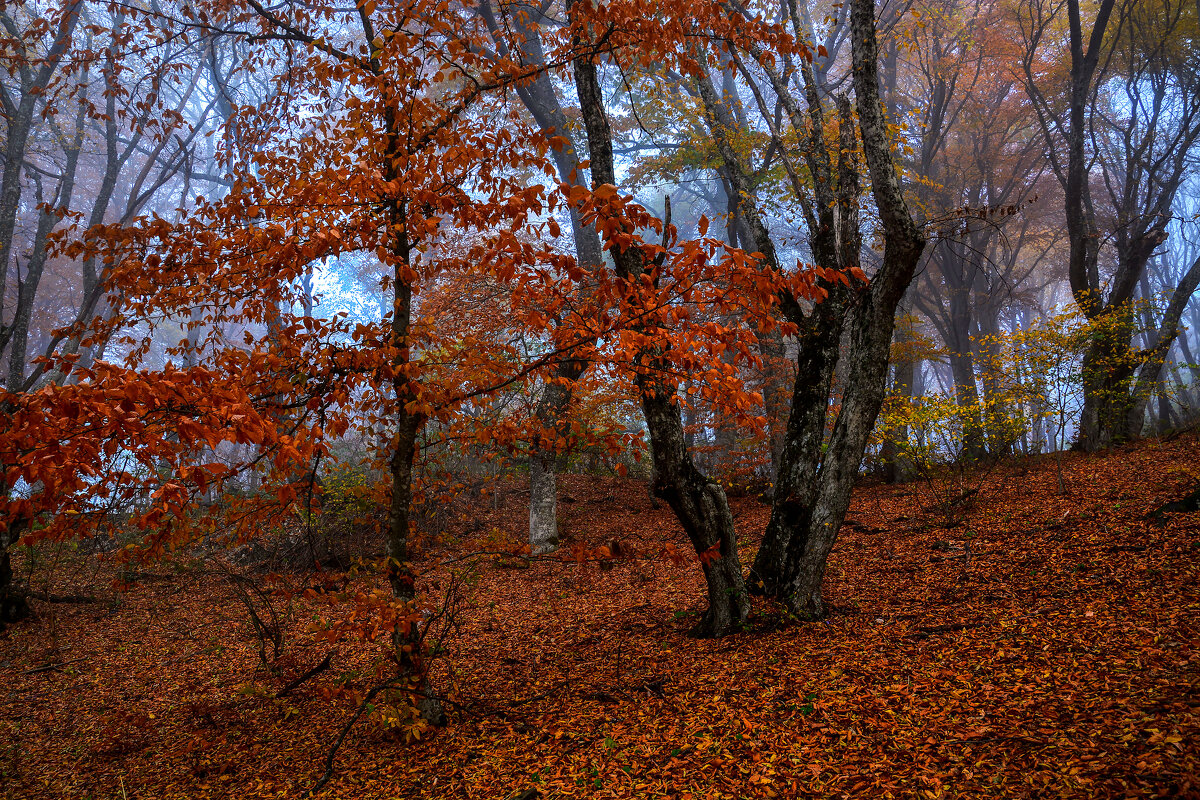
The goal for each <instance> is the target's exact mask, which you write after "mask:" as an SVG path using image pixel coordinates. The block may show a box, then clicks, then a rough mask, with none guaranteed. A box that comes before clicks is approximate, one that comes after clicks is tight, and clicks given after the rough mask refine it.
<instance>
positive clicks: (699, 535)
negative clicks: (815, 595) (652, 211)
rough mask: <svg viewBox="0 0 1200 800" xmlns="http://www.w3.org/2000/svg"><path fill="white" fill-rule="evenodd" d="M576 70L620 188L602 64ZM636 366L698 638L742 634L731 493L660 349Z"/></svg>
mask: <svg viewBox="0 0 1200 800" xmlns="http://www.w3.org/2000/svg"><path fill="white" fill-rule="evenodd" d="M574 8H575V7H574V5H573V4H569V8H568V11H569V12H570V13H572V14H574ZM575 43H576V46H577V49H578V50H579V51H580V52H582V51H583V50H584V47H583V46H582V44H583V43H582V42H580V41H579V40H578V39H577V40H576V42H575ZM572 68H573V71H574V76H575V87H576V91H577V92H578V95H579V105H580V111H581V112H582V115H583V120H584V125H585V128H586V131H587V140H588V150H589V155H590V156H591V169H592V183H593V184H594V185H596V186H600V185H605V184H607V185H613V186H615V185H616V171H615V169H614V166H613V163H614V162H613V150H612V133H611V129H610V128H609V125H608V118H607V115H606V114H605V111H604V100H603V93H602V92H601V89H600V82H599V79H598V77H597V74H596V64H595V61H594V60H593V58H592V57H591V56H584V55H580V56H578V57H577V58H576V59H575V60H574V62H573V63H572ZM611 252H612V255H613V262H614V264H615V266H616V271H617V276H618V277H619V278H621V279H622V280H626V281H630V282H634V281H638V280H639V279H640V278H641V277H642V275H643V274H644V273H645V272H646V267H647V265H648V263H649V262H648V261H647V259H646V256H645V253H644V252H643V251H642V249H641V248H640V247H637V246H628V247H621V246H615V245H614V246H613V247H612V250H611ZM639 330H640V331H641V332H642V333H644V334H645V335H646V340H647V341H649V342H655V341H659V340H660V337H658V336H657V335H656V333H655V331H653V330H652V329H649V328H644V327H643V328H640V329H639ZM636 361H637V364H638V366H637V368H636V369H637V374H636V382H637V386H638V389H639V390H640V392H641V403H642V413H643V415H644V417H645V420H646V428H647V430H648V431H649V434H650V450H651V454H652V456H653V463H654V484H653V488H654V492H655V494H656V495H657V496H658V497H661V498H663V499H664V500H666V501H667V503H668V504H669V505H670V506H671V510H672V511H674V512H675V516H676V517H677V518H678V519H679V522H680V524H681V525H682V527H683V529H684V532H685V533H687V535H688V539H689V540H690V541H691V543H692V546H693V547H694V548H695V550H696V553H697V555H698V556H699V557H700V562H701V565H702V567H703V570H704V577H705V581H706V583H707V585H708V610H707V611H706V612H705V614H704V617H703V618H702V619H701V621H700V623H699V624H698V625H696V626H695V627H694V628H693V633H694V634H695V635H701V636H724V635H726V634H729V633H733V632H736V631H738V630H740V628H741V625H742V622H743V621H744V620H745V618H746V615H747V613H749V601H748V598H747V596H746V588H745V583H744V581H743V579H742V572H741V562H740V560H739V559H738V552H737V538H736V536H735V532H734V523H733V514H732V513H731V512H730V510H729V504H728V502H727V500H726V497H725V492H724V491H723V490H722V489H721V487H720V485H718V484H716V483H714V482H712V481H710V480H708V478H706V477H705V476H704V475H703V473H701V472H700V470H699V469H697V468H696V465H695V463H694V462H693V461H692V457H691V454H690V453H689V452H688V450H687V446H686V440H685V437H684V431H683V420H682V417H681V416H680V410H679V405H678V403H677V400H678V398H677V396H676V391H675V389H676V387H675V385H674V384H673V383H671V382H669V381H668V379H667V377H666V376H667V375H669V374H670V370H669V369H668V367H669V364H668V363H667V362H666V354H665V353H664V352H663V351H662V349H661V348H660V347H658V346H657V345H647V346H646V347H644V348H643V350H642V351H641V352H640V353H638V355H637V359H636Z"/></svg>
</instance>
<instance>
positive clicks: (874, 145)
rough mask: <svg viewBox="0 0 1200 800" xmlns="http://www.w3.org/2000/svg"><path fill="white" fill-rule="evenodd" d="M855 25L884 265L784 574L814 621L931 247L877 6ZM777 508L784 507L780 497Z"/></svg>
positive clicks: (854, 322) (798, 605)
mask: <svg viewBox="0 0 1200 800" xmlns="http://www.w3.org/2000/svg"><path fill="white" fill-rule="evenodd" d="M850 22H851V38H852V45H853V59H854V90H855V95H856V103H857V108H858V117H859V128H860V130H861V133H862V142H863V155H864V157H865V158H866V162H867V169H868V170H869V172H870V176H871V186H872V193H873V195H874V198H875V205H876V208H877V209H878V210H879V217H880V221H881V222H882V224H883V239H884V252H883V264H882V265H881V266H880V268H879V271H878V272H877V273H876V274H875V276H874V277H873V278H872V279H871V282H870V284H869V285H868V287H867V288H866V290H865V291H864V292H862V294H861V296H860V298H859V302H858V304H857V305H856V306H855V307H854V309H853V311H852V312H851V313H852V319H851V321H850V349H849V353H848V355H847V370H846V376H847V377H846V391H845V393H844V394H843V397H842V406H841V410H840V412H839V413H838V418H837V421H836V422H835V423H834V428H833V432H832V434H831V435H830V439H829V443H828V452H827V453H826V454H825V457H824V459H822V463H821V467H820V475H819V486H818V489H817V492H816V497H815V499H814V501H813V503H812V505H811V511H810V513H809V515H808V520H807V524H806V525H805V526H804V527H802V528H797V529H795V530H794V531H793V532H792V535H791V537H790V540H789V543H788V548H787V558H786V561H785V562H784V571H783V572H782V574H781V575H779V578H780V579H781V580H779V581H778V583H779V585H780V593H781V595H782V598H783V599H785V600H786V601H787V603H788V604H789V606H790V607H791V608H792V609H793V610H794V611H795V612H796V613H798V614H802V615H804V616H807V617H810V618H818V617H821V616H823V615H824V614H825V613H826V607H825V603H824V598H823V596H822V583H823V579H824V575H825V566H826V563H827V562H828V558H829V553H830V551H831V550H832V549H833V544H834V542H835V541H836V538H837V532H838V529H839V528H840V527H841V524H842V520H843V519H844V517H845V513H846V509H847V508H848V507H849V505H850V493H851V490H852V489H853V486H854V479H855V477H856V476H857V474H858V466H859V464H860V463H861V461H862V455H863V452H864V450H865V449H866V443H867V438H868V436H869V435H870V432H871V428H872V427H873V426H874V424H875V419H876V417H877V416H878V414H879V408H880V406H881V405H882V403H883V396H884V392H885V389H886V386H885V384H886V378H887V363H888V352H889V349H890V346H891V340H892V331H893V327H894V324H895V315H896V308H897V306H898V305H899V303H900V300H901V298H902V297H903V296H904V291H905V289H906V288H907V287H908V284H909V283H910V282H911V281H912V277H913V273H914V272H915V270H916V266H917V262H918V261H919V259H920V257H921V252H922V250H923V249H924V247H925V238H924V236H923V235H922V234H921V232H920V230H919V229H918V228H917V226H916V224H915V223H914V222H913V219H912V215H911V214H910V213H909V211H908V206H907V204H906V203H905V201H904V196H903V193H902V192H901V190H900V183H899V180H898V178H897V177H896V169H895V164H894V163H893V161H892V155H891V149H890V146H889V143H888V139H887V134H886V126H885V120H884V117H883V114H882V111H881V108H880V102H879V78H878V73H877V70H878V62H879V58H878V47H877V43H876V38H875V8H874V3H873V2H872V0H854V2H853V6H852V8H851V11H850ZM793 414H795V409H793ZM776 503H777V505H779V503H780V501H779V499H778V498H777V501H776ZM772 517H773V518H774V517H775V510H774V509H773V510H772Z"/></svg>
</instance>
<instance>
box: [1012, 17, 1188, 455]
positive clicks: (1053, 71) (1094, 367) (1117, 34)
mask: <svg viewBox="0 0 1200 800" xmlns="http://www.w3.org/2000/svg"><path fill="white" fill-rule="evenodd" d="M1022 9H1024V10H1026V11H1027V16H1025V15H1022V16H1021V17H1020V24H1021V25H1022V30H1023V33H1024V42H1025V48H1026V49H1025V55H1024V57H1023V64H1022V65H1023V69H1024V72H1025V84H1026V91H1027V92H1028V94H1029V96H1030V98H1031V100H1032V102H1033V105H1034V108H1035V110H1036V111H1037V113H1038V118H1039V122H1040V125H1041V128H1042V132H1043V136H1044V138H1045V141H1046V155H1047V158H1048V159H1049V161H1050V165H1051V167H1052V169H1053V170H1054V173H1055V175H1056V177H1057V178H1058V180H1059V182H1060V183H1061V184H1062V187H1063V193H1064V204H1065V206H1064V207H1065V210H1066V222H1067V235H1068V241H1069V243H1070V258H1069V262H1068V276H1069V280H1070V285H1071V293H1072V296H1073V297H1074V300H1075V302H1076V303H1077V304H1078V305H1079V307H1080V308H1081V309H1082V310H1083V312H1084V314H1085V315H1086V316H1087V318H1088V320H1089V321H1090V322H1092V323H1093V330H1094V334H1093V338H1092V342H1091V344H1090V346H1089V348H1088V351H1087V355H1086V357H1085V359H1084V369H1083V373H1084V378H1083V379H1084V398H1085V402H1084V409H1083V414H1082V419H1081V420H1080V426H1079V444H1080V446H1082V447H1083V448H1084V449H1086V450H1096V449H1100V448H1103V447H1107V446H1109V445H1110V444H1112V443H1114V442H1119V441H1122V440H1124V439H1127V438H1129V437H1131V436H1136V435H1138V434H1140V432H1141V427H1142V414H1141V413H1139V411H1140V408H1141V407H1140V405H1139V400H1138V398H1139V397H1141V396H1143V395H1147V392H1148V386H1149V385H1152V384H1153V383H1154V382H1155V381H1156V380H1157V378H1158V374H1159V368H1158V366H1150V365H1155V364H1158V363H1161V359H1162V357H1163V355H1165V352H1166V350H1167V349H1168V348H1169V347H1170V346H1171V342H1172V341H1173V340H1174V338H1175V336H1176V335H1177V329H1178V316H1177V315H1175V313H1174V311H1173V310H1174V309H1176V308H1179V309H1182V307H1183V305H1185V304H1186V302H1187V299H1188V298H1189V297H1190V296H1191V294H1192V292H1193V291H1195V287H1196V283H1195V282H1194V281H1193V280H1192V279H1191V278H1192V276H1191V275H1185V276H1184V278H1183V279H1182V280H1181V282H1180V283H1179V285H1178V286H1177V287H1176V288H1175V295H1174V296H1173V297H1172V299H1171V301H1170V303H1169V309H1171V311H1169V312H1168V313H1167V314H1166V315H1165V316H1164V318H1163V319H1162V320H1161V321H1160V324H1159V330H1158V332H1157V334H1155V336H1154V337H1153V342H1152V345H1151V346H1150V347H1148V348H1146V349H1143V350H1141V351H1138V352H1134V351H1132V350H1131V339H1132V334H1133V306H1132V300H1133V295H1134V292H1135V290H1136V288H1137V286H1138V283H1139V281H1140V279H1141V276H1142V274H1143V273H1144V271H1145V269H1146V264H1147V262H1148V261H1149V259H1150V257H1151V255H1152V254H1153V253H1154V252H1155V250H1156V249H1157V248H1158V247H1159V246H1160V245H1161V244H1162V243H1163V242H1164V241H1165V239H1166V235H1167V234H1166V232H1167V226H1168V223H1169V221H1170V219H1171V211H1172V207H1173V205H1174V202H1175V196H1176V194H1177V192H1178V191H1179V187H1180V186H1181V184H1182V182H1183V180H1184V178H1185V176H1186V175H1187V174H1188V171H1189V170H1190V169H1191V168H1192V167H1193V165H1194V163H1195V153H1194V148H1195V146H1196V143H1197V140H1198V139H1200V102H1197V99H1196V97H1197V95H1196V92H1195V86H1196V80H1197V72H1196V64H1195V59H1194V58H1192V57H1191V56H1190V53H1191V48H1192V44H1191V34H1190V33H1189V31H1190V30H1194V26H1195V24H1196V20H1195V14H1196V13H1197V10H1196V8H1195V6H1194V4H1190V3H1182V2H1181V3H1176V2H1173V0H1161V2H1154V3H1140V2H1139V3H1119V2H1117V0H1101V2H1100V3H1098V4H1097V5H1096V7H1095V9H1094V11H1092V13H1091V14H1090V15H1089V16H1088V17H1087V18H1085V16H1084V10H1083V8H1082V7H1081V4H1080V3H1079V2H1078V0H1066V2H1065V4H1048V3H1041V2H1031V3H1028V4H1026V5H1024V6H1022ZM1089 11H1091V9H1089ZM1064 13H1065V15H1066V31H1065V35H1064V33H1063V32H1062V30H1061V29H1062V25H1063V22H1062V15H1063V14H1064ZM1064 40H1065V41H1064ZM1060 43H1061V44H1065V46H1066V47H1065V49H1066V51H1067V52H1068V53H1069V61H1068V64H1067V65H1066V67H1067V74H1066V76H1065V77H1066V79H1067V80H1066V87H1067V88H1066V91H1065V92H1064V91H1060V90H1058V88H1057V86H1056V82H1057V85H1061V82H1062V78H1063V77H1064V76H1063V75H1062V73H1061V70H1059V69H1058V68H1057V65H1056V64H1055V62H1054V61H1053V60H1047V59H1046V56H1045V50H1046V49H1048V48H1053V47H1056V46H1058V45H1059V44H1060ZM1197 275H1200V268H1197ZM1143 367H1145V369H1144V370H1143ZM1142 371H1144V374H1145V378H1146V380H1147V381H1148V382H1149V383H1148V384H1141V379H1142V374H1141V372H1142ZM1139 384H1141V385H1139Z"/></svg>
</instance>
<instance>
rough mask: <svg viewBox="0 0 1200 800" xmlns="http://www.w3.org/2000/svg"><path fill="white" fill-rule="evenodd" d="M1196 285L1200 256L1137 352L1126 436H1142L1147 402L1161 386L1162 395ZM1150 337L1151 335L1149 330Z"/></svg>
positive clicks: (1198, 285) (1131, 437)
mask: <svg viewBox="0 0 1200 800" xmlns="http://www.w3.org/2000/svg"><path fill="white" fill-rule="evenodd" d="M1197 287H1200V257H1198V258H1197V259H1196V260H1195V261H1193V262H1192V266H1191V267H1189V268H1188V271H1187V272H1186V273H1184V275H1183V277H1182V278H1181V279H1180V281H1179V283H1178V285H1176V287H1175V291H1174V292H1173V293H1172V294H1171V301H1170V303H1168V304H1167V310H1166V312H1165V313H1164V314H1163V319H1162V322H1161V323H1160V324H1159V326H1158V330H1157V331H1155V333H1154V334H1153V336H1152V337H1151V339H1150V341H1149V342H1148V346H1147V347H1146V349H1145V350H1143V351H1142V352H1141V353H1139V354H1138V355H1139V359H1140V361H1141V367H1140V368H1139V369H1138V373H1137V380H1136V382H1135V383H1134V386H1133V391H1132V393H1131V397H1130V402H1129V409H1128V411H1127V418H1126V421H1125V435H1126V437H1127V438H1130V439H1134V438H1137V437H1138V436H1140V435H1141V432H1142V424H1143V420H1144V419H1145V416H1146V405H1147V404H1148V403H1149V402H1150V395H1151V394H1153V392H1154V390H1155V389H1158V390H1159V393H1160V396H1161V392H1162V369H1163V364H1164V363H1165V362H1166V359H1167V355H1168V354H1169V353H1170V351H1171V345H1172V344H1173V343H1174V342H1175V339H1176V338H1177V337H1178V336H1179V323H1180V320H1181V319H1182V318H1183V311H1184V309H1185V308H1187V304H1188V302H1189V301H1190V300H1191V298H1192V295H1193V294H1194V293H1195V292H1196V289H1197ZM1147 336H1150V333H1149V332H1147Z"/></svg>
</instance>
